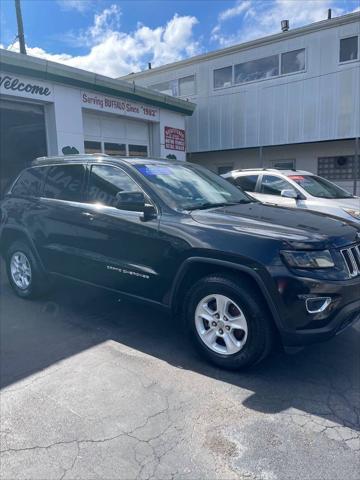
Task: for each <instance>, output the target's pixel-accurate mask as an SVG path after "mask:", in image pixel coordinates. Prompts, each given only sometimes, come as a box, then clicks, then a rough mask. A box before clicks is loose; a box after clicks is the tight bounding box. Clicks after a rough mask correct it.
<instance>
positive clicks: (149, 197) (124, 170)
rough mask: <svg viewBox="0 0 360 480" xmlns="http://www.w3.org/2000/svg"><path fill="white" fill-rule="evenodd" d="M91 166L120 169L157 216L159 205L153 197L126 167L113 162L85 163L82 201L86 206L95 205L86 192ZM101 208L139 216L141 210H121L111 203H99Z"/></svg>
mask: <svg viewBox="0 0 360 480" xmlns="http://www.w3.org/2000/svg"><path fill="white" fill-rule="evenodd" d="M93 166H96V167H100V166H104V167H112V168H116V169H118V170H120V171H121V172H122V173H124V174H125V175H127V176H128V177H129V178H130V179H131V180H132V181H133V182H134V183H135V184H136V185H137V187H138V188H139V190H140V191H141V192H142V193H143V194H144V198H145V201H146V200H147V201H148V202H149V203H150V204H151V205H152V206H153V207H154V208H155V210H156V217H158V216H159V213H160V210H159V207H158V205H157V203H156V202H155V201H154V200H153V198H152V197H151V196H150V195H149V194H148V193H147V192H146V191H145V190H144V188H143V187H142V185H141V184H140V183H139V182H138V181H137V180H136V178H135V177H134V176H133V175H132V174H131V173H129V172H128V171H126V169H124V168H123V167H122V165H114V164H113V163H103V162H101V163H97V162H92V161H90V162H88V163H87V175H86V182H85V188H84V203H85V204H86V205H88V206H91V207H96V204H95V203H90V202H89V197H88V192H89V185H90V177H91V170H92V167H93ZM101 208H106V209H109V208H111V210H116V211H118V212H126V214H133V215H137V216H139V214H140V215H141V212H134V211H133V210H123V209H120V208H117V207H114V206H112V205H103V204H101Z"/></svg>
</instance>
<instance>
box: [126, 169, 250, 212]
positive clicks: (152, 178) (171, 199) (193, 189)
mask: <svg viewBox="0 0 360 480" xmlns="http://www.w3.org/2000/svg"><path fill="white" fill-rule="evenodd" d="M134 166H135V168H136V169H137V170H138V171H139V172H140V173H141V174H142V175H144V177H146V179H147V180H148V181H149V182H151V183H152V185H153V186H154V187H155V188H156V191H157V192H158V194H159V195H160V196H161V198H162V199H163V200H164V201H165V202H166V203H167V204H168V205H169V206H171V207H172V208H174V209H175V210H195V209H201V208H203V209H205V208H211V207H217V206H224V205H234V204H236V203H250V202H254V199H252V198H250V197H249V196H248V195H247V194H246V193H245V192H243V191H241V190H239V189H238V188H237V187H234V186H233V185H231V184H230V183H229V182H228V181H227V180H224V179H223V178H221V177H219V176H218V175H216V174H215V173H212V172H210V171H209V170H207V169H206V168H203V167H200V166H196V165H191V164H186V163H184V165H179V164H169V165H164V164H163V163H162V164H155V163H153V164H141V165H134Z"/></svg>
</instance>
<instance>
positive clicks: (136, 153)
mask: <svg viewBox="0 0 360 480" xmlns="http://www.w3.org/2000/svg"><path fill="white" fill-rule="evenodd" d="M129 156H130V157H147V156H148V149H147V146H146V145H129Z"/></svg>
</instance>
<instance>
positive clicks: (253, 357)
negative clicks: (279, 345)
mask: <svg viewBox="0 0 360 480" xmlns="http://www.w3.org/2000/svg"><path fill="white" fill-rule="evenodd" d="M215 294H219V295H225V296H227V297H228V298H230V299H231V300H233V301H234V302H235V303H236V304H237V305H238V306H239V307H240V308H241V310H242V312H243V313H244V315H245V317H246V321H247V328H248V332H247V338H246V341H245V344H244V346H243V347H242V349H241V350H240V351H239V352H237V353H234V354H231V355H229V354H226V355H224V354H222V353H218V352H215V351H214V350H212V349H210V348H209V347H208V346H207V345H206V344H205V343H204V342H203V340H202V339H201V338H200V335H199V333H198V331H197V329H196V325H195V311H196V308H197V306H198V304H199V302H200V301H201V300H202V299H203V298H205V297H206V296H208V295H215ZM184 305H185V311H184V315H185V318H184V321H185V325H186V328H187V330H188V333H189V335H190V337H191V339H192V340H193V342H194V343H195V346H196V348H197V350H198V351H199V352H200V353H201V354H202V355H203V356H205V357H206V358H207V359H208V360H209V361H211V362H212V363H214V364H215V365H217V366H220V367H222V368H227V369H231V370H238V369H241V368H244V367H249V366H250V365H253V364H256V363H258V362H260V361H261V360H263V359H264V358H265V357H266V356H267V355H268V354H269V352H270V351H271V347H272V343H273V338H274V325H273V322H272V319H271V317H270V314H269V311H268V309H267V307H266V305H265V303H264V299H263V298H262V295H261V294H260V293H258V292H257V291H256V290H255V289H254V287H253V286H252V287H251V286H250V285H249V284H246V283H244V281H242V280H241V279H238V278H236V277H232V276H230V275H229V276H227V275H222V274H218V275H210V276H207V277H204V278H202V279H201V280H199V281H198V282H197V283H196V284H195V285H194V286H193V287H192V288H191V289H190V291H189V292H188V294H187V296H186V298H185V302H184Z"/></svg>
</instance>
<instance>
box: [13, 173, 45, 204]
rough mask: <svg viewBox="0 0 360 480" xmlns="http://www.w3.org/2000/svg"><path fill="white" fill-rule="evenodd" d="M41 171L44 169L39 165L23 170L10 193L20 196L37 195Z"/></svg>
mask: <svg viewBox="0 0 360 480" xmlns="http://www.w3.org/2000/svg"><path fill="white" fill-rule="evenodd" d="M43 171H44V169H43V168H39V167H34V168H28V169H27V170H24V171H23V172H22V173H21V175H20V176H19V178H18V179H17V181H16V183H15V185H14V186H13V188H12V190H11V193H12V194H13V195H16V196H20V197H38V196H39V195H40V189H41V182H42V174H43Z"/></svg>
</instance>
